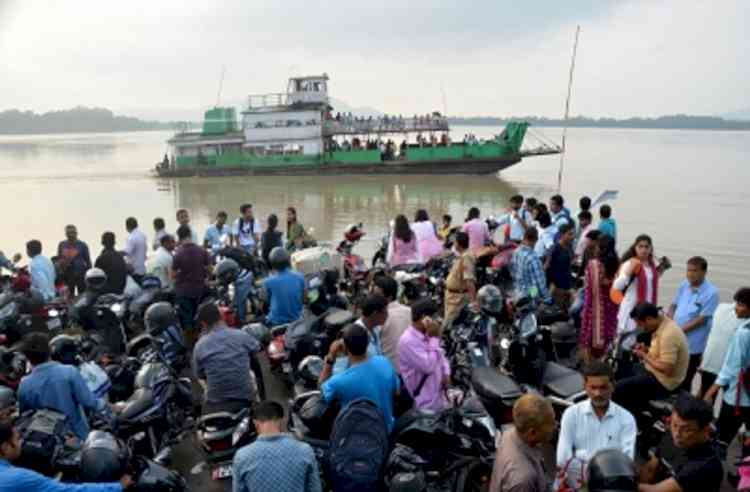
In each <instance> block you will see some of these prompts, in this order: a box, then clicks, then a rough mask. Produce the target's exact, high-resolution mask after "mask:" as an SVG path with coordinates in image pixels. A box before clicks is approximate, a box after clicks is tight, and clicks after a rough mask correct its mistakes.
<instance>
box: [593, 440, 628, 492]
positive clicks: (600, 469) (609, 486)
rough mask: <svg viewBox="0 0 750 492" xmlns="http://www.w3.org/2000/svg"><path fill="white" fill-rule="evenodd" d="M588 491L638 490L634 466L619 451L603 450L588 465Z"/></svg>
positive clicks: (622, 491) (614, 491)
mask: <svg viewBox="0 0 750 492" xmlns="http://www.w3.org/2000/svg"><path fill="white" fill-rule="evenodd" d="M587 475H588V480H587V485H588V490H589V491H591V492H633V491H635V490H638V478H637V476H636V473H635V464H634V463H633V460H632V459H630V458H629V457H628V456H627V455H626V454H624V453H623V452H622V451H620V450H619V449H603V450H601V451H599V452H598V453H596V454H595V455H594V456H593V457H592V458H591V460H590V461H589V463H588V472H587Z"/></svg>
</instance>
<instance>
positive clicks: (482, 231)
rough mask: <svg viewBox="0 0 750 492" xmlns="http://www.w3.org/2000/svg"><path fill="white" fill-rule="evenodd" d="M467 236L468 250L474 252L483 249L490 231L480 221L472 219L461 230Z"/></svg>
mask: <svg viewBox="0 0 750 492" xmlns="http://www.w3.org/2000/svg"><path fill="white" fill-rule="evenodd" d="M461 230H462V231H463V232H465V233H466V234H468V235H469V249H470V250H472V251H476V250H478V249H479V248H483V247H484V242H485V240H486V239H488V238H489V237H490V230H489V228H488V227H487V224H486V223H485V222H484V221H483V220H482V219H472V220H470V221H469V222H467V223H465V224H464V225H463V227H462V228H461Z"/></svg>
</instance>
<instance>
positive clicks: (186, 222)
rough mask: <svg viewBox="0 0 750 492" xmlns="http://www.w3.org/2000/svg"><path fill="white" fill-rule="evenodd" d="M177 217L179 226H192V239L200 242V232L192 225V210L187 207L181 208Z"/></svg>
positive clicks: (196, 242)
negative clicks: (189, 210)
mask: <svg viewBox="0 0 750 492" xmlns="http://www.w3.org/2000/svg"><path fill="white" fill-rule="evenodd" d="M175 218H176V219H177V228H180V227H181V226H188V227H189V228H190V240H191V241H193V243H195V244H199V243H198V232H197V231H196V230H195V229H194V228H193V226H192V225H190V212H188V211H187V209H184V208H181V209H179V210H178V211H177V212H176V213H175ZM175 236H177V232H175Z"/></svg>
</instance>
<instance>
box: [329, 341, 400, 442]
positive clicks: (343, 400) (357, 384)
mask: <svg viewBox="0 0 750 492" xmlns="http://www.w3.org/2000/svg"><path fill="white" fill-rule="evenodd" d="M320 389H321V391H322V393H323V399H324V400H325V401H326V402H329V403H331V402H334V401H335V402H338V403H339V404H340V405H341V407H342V408H343V407H345V406H346V405H347V404H349V403H350V402H352V401H354V400H357V399H359V398H367V399H368V400H372V401H374V402H375V404H376V405H377V406H378V408H379V409H380V411H381V412H383V417H385V422H386V424H387V425H388V431H389V432H390V431H391V430H392V429H393V424H394V418H393V397H394V395H395V394H396V392H397V391H398V390H399V380H398V376H397V375H396V371H394V370H393V366H392V365H391V363H390V361H389V360H388V359H386V358H385V357H383V356H381V355H376V356H374V357H368V359H367V360H366V361H364V362H362V363H360V364H357V365H354V366H351V367H349V368H348V369H347V370H345V371H344V372H342V373H340V374H336V375H334V376H332V377H331V378H330V379H329V380H328V381H326V382H324V383H323V385H322V386H321V388H320Z"/></svg>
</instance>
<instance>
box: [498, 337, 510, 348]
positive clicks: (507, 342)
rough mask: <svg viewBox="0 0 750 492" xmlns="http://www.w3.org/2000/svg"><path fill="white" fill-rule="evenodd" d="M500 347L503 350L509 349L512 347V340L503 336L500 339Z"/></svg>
mask: <svg viewBox="0 0 750 492" xmlns="http://www.w3.org/2000/svg"><path fill="white" fill-rule="evenodd" d="M500 348H501V349H503V350H508V349H509V348H510V340H508V339H507V338H503V339H502V340H500Z"/></svg>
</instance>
